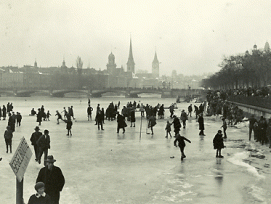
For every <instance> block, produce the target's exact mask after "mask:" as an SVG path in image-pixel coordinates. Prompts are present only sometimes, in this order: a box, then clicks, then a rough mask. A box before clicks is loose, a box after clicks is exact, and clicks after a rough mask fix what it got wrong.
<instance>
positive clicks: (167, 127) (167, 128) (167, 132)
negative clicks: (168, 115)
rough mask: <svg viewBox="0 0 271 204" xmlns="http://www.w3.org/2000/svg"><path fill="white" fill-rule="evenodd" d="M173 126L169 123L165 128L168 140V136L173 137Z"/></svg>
mask: <svg viewBox="0 0 271 204" xmlns="http://www.w3.org/2000/svg"><path fill="white" fill-rule="evenodd" d="M171 125H172V123H170V122H169V121H167V125H166V128H165V130H166V134H167V135H166V138H168V134H169V135H170V138H172V136H171V133H170V132H171Z"/></svg>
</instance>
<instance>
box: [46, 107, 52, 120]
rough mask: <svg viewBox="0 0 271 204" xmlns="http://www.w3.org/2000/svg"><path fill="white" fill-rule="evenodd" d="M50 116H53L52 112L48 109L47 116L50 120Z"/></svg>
mask: <svg viewBox="0 0 271 204" xmlns="http://www.w3.org/2000/svg"><path fill="white" fill-rule="evenodd" d="M50 116H51V113H50V111H49V110H48V111H47V113H46V118H47V120H48V121H50Z"/></svg>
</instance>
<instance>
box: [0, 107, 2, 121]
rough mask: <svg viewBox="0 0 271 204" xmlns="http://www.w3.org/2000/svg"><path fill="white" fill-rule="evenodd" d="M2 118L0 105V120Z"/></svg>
mask: <svg viewBox="0 0 271 204" xmlns="http://www.w3.org/2000/svg"><path fill="white" fill-rule="evenodd" d="M1 118H2V109H1V106H0V120H1Z"/></svg>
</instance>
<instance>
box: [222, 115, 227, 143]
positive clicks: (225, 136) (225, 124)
mask: <svg viewBox="0 0 271 204" xmlns="http://www.w3.org/2000/svg"><path fill="white" fill-rule="evenodd" d="M222 121H223V124H222V126H221V127H222V128H223V133H224V138H225V139H226V138H227V133H226V130H227V127H228V126H227V122H226V120H225V118H222Z"/></svg>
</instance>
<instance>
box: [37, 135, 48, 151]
mask: <svg viewBox="0 0 271 204" xmlns="http://www.w3.org/2000/svg"><path fill="white" fill-rule="evenodd" d="M37 145H38V147H40V148H42V149H50V136H49V135H47V136H46V138H45V135H42V136H41V137H40V138H39V139H38V141H37Z"/></svg>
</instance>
